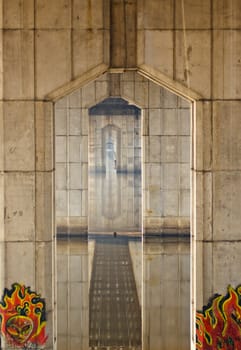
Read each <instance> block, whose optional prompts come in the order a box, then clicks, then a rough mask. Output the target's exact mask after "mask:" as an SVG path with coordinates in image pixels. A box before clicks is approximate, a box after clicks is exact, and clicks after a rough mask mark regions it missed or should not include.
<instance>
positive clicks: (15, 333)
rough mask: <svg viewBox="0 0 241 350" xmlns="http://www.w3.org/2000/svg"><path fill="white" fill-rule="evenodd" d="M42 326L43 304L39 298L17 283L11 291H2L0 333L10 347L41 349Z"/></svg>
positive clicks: (43, 316) (43, 338)
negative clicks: (38, 347)
mask: <svg viewBox="0 0 241 350" xmlns="http://www.w3.org/2000/svg"><path fill="white" fill-rule="evenodd" d="M45 327H46V315H45V301H44V299H42V298H40V295H38V294H36V293H35V292H33V291H31V290H30V287H25V286H24V285H21V284H18V283H14V284H13V285H12V289H11V290H8V289H6V288H5V290H4V293H3V297H2V300H1V302H0V332H1V335H2V336H3V337H4V338H5V339H6V341H7V342H8V343H9V344H10V345H11V346H13V347H16V348H22V349H28V348H33V347H34V348H37V346H43V345H44V344H45V343H46V340H47V337H46V335H45Z"/></svg>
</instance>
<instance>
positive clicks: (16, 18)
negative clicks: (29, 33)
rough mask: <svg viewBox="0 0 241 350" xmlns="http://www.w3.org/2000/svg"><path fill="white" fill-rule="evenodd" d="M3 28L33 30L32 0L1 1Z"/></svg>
mask: <svg viewBox="0 0 241 350" xmlns="http://www.w3.org/2000/svg"><path fill="white" fill-rule="evenodd" d="M2 3H3V28H5V29H31V28H34V0H20V1H18V4H17V3H16V1H15V0H3V1H2Z"/></svg>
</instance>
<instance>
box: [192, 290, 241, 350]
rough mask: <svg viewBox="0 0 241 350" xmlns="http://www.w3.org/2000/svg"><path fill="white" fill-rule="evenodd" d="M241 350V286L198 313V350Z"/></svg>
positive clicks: (216, 296)
mask: <svg viewBox="0 0 241 350" xmlns="http://www.w3.org/2000/svg"><path fill="white" fill-rule="evenodd" d="M211 349H215V350H241V285H240V286H238V287H237V288H236V289H234V288H232V287H231V286H229V287H228V292H227V294H226V295H225V296H223V295H215V296H214V297H213V298H212V299H211V300H210V303H209V304H208V305H207V306H206V307H204V308H203V311H201V312H200V311H199V312H197V313H196V350H211Z"/></svg>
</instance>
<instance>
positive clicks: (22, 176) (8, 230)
mask: <svg viewBox="0 0 241 350" xmlns="http://www.w3.org/2000/svg"><path fill="white" fill-rule="evenodd" d="M4 182H5V240H6V241H33V240H34V239H35V209H34V208H35V174H34V173H33V172H32V173H21V172H20V173H18V172H16V173H15V172H11V173H8V174H5V175H4Z"/></svg>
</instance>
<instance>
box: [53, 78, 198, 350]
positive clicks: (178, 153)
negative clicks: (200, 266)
mask: <svg viewBox="0 0 241 350" xmlns="http://www.w3.org/2000/svg"><path fill="white" fill-rule="evenodd" d="M106 98H107V99H108V98H112V99H113V98H122V99H123V98H124V99H125V100H127V101H131V102H133V103H134V104H135V105H137V106H139V107H141V110H142V117H141V128H140V129H141V143H142V162H141V163H142V174H143V180H142V186H141V197H142V215H141V228H142V234H143V237H144V240H143V250H142V248H141V247H142V246H141V245H139V246H138V243H137V242H135V241H132V242H128V243H127V249H128V254H129V255H128V256H129V259H130V260H129V261H130V264H129V265H131V269H132V271H133V272H132V273H133V278H134V279H133V280H134V282H135V288H136V290H137V298H138V302H139V304H140V305H141V306H142V330H141V333H142V346H143V349H155V348H157V349H159V348H160V346H162V347H164V344H165V346H167V347H170V346H171V343H170V341H171V340H170V339H171V337H170V336H169V334H170V333H172V332H174V331H175V330H176V323H175V322H176V321H177V322H178V323H179V325H180V327H179V328H178V329H179V334H178V337H177V341H178V343H179V348H180V347H181V349H186V348H187V347H189V346H190V328H189V314H190V293H189V285H190V273H189V267H190V251H189V237H190V206H189V203H190V168H191V166H190V143H191V139H190V105H189V104H188V103H187V102H186V101H185V100H183V99H182V98H180V97H178V96H177V95H175V94H172V93H170V92H169V91H167V90H165V89H164V88H162V87H160V86H158V85H157V84H155V83H153V82H151V81H149V80H148V79H146V78H144V77H142V76H140V75H139V74H138V73H136V72H126V73H119V74H105V75H103V76H102V77H100V78H99V79H97V80H95V81H94V82H92V83H90V84H88V85H86V86H83V87H82V88H81V89H79V90H76V91H75V92H74V93H72V94H71V95H69V96H67V97H64V98H63V99H61V100H59V101H58V102H57V104H56V109H55V120H56V122H57V120H58V116H59V117H60V119H59V120H62V122H63V125H64V127H63V125H62V126H61V127H60V125H59V128H60V129H61V128H63V129H64V130H66V134H61V133H62V132H63V130H60V133H59V134H58V127H56V132H57V134H56V154H57V157H56V180H57V181H56V198H57V202H56V205H57V210H58V205H60V204H61V203H62V204H63V202H64V201H63V200H62V198H66V204H65V206H64V205H63V207H61V206H60V209H61V210H62V209H63V211H62V212H61V210H60V211H59V212H58V211H57V213H56V222H57V232H58V237H59V238H62V241H61V244H60V246H62V250H59V252H60V253H59V259H60V260H63V259H64V255H66V256H65V262H66V264H67V272H66V278H65V279H64V280H63V275H62V273H61V275H62V277H61V278H62V280H61V279H60V280H59V283H58V287H59V288H58V290H59V291H60V295H59V296H60V298H62V297H63V296H61V290H64V288H62V287H63V286H64V285H65V287H66V289H67V295H65V296H64V297H65V300H66V304H65V305H63V304H62V305H60V306H61V309H60V310H59V315H61V316H59V317H60V318H61V320H59V324H61V322H62V320H63V319H67V320H68V322H67V323H66V324H65V325H61V327H62V328H61V327H60V328H59V330H58V337H59V339H65V340H66V339H67V340H68V344H71V342H72V341H73V339H74V340H75V341H76V344H79V345H80V346H83V345H81V344H83V343H82V341H83V339H85V341H86V343H85V346H87V344H89V345H88V346H97V348H98V346H99V347H101V346H107V345H108V346H120V347H121V346H127V345H128V344H129V345H128V346H133V347H134V346H136V348H137V347H140V346H141V344H140V343H138V344H135V343H134V340H133V339H134V338H135V339H137V337H132V338H131V337H129V338H128V337H127V338H126V339H124V337H122V336H120V333H119V337H121V338H122V339H121V341H122V343H121V342H120V343H118V344H117V343H116V340H115V342H113V343H111V339H112V338H111V336H112V334H113V332H112V331H110V329H111V328H110V329H108V327H107V328H104V329H103V332H102V334H103V333H105V332H106V338H104V339H103V338H101V337H100V335H98V334H97V336H96V337H95V343H91V341H92V340H91V337H92V335H93V333H91V332H92V330H91V322H89V321H88V322H84V321H83V315H85V317H84V319H85V321H86V320H87V319H88V320H91V317H92V316H91V314H90V312H93V310H92V311H90V312H89V310H91V307H92V305H94V303H93V300H94V295H95V294H96V293H97V295H98V293H99V290H98V288H97V289H95V287H93V285H94V283H93V279H92V277H93V271H94V267H95V266H96V265H95V259H96V251H97V244H96V242H97V240H96V239H93V240H90V241H89V242H88V245H87V246H86V241H84V243H83V245H81V244H82V243H81V239H80V237H81V236H82V237H83V236H85V235H86V234H87V233H88V231H89V228H88V223H89V216H90V212H89V209H90V202H89V200H90V198H89V199H88V196H89V194H90V192H91V190H92V189H93V188H94V187H95V186H92V185H91V188H90V187H89V186H90V184H93V181H96V178H95V177H94V178H93V179H92V182H91V181H90V178H91V176H90V173H91V171H93V173H94V174H96V173H98V172H102V171H103V173H104V174H105V177H109V178H108V179H107V180H108V182H106V184H107V183H108V186H109V187H108V186H107V187H108V190H110V188H111V186H112V187H113V188H115V193H114V195H113V192H111V193H109V194H108V196H107V197H108V198H109V199H108V200H110V199H111V200H113V201H112V202H109V203H107V205H104V206H105V207H108V208H109V210H106V211H105V210H103V203H102V202H103V201H104V199H105V196H104V195H103V192H102V195H100V199H99V203H100V204H99V205H97V207H98V209H99V208H101V207H102V208H101V213H102V214H103V215H102V216H104V217H105V218H106V219H107V220H109V221H110V222H111V221H112V224H113V220H114V219H115V217H116V216H118V212H119V211H120V207H118V205H119V202H118V200H116V201H115V199H114V198H113V196H116V198H117V199H118V193H119V192H118V185H117V181H116V180H117V179H116V175H117V174H118V172H120V173H121V162H120V161H119V159H120V157H121V146H123V145H122V138H121V137H120V135H121V131H120V128H119V129H118V126H117V125H113V123H112V122H110V118H109V116H105V118H106V117H107V119H108V118H109V122H108V123H106V124H105V125H102V127H96V124H95V129H96V132H97V134H98V135H99V136H98V137H97V136H95V138H96V139H98V142H100V147H99V150H98V152H99V153H98V154H99V156H96V155H95V152H94V153H92V155H91V152H90V147H88V144H89V145H90V137H91V122H90V120H91V118H92V117H93V116H94V113H97V112H96V111H94V109H95V108H96V105H98V104H101V103H100V102H102V101H103V100H105V99H106ZM102 103H103V102H102ZM93 106H95V107H93ZM91 107H92V108H93V110H92V112H93V115H92V116H89V114H91V113H92V112H91ZM113 118H114V117H113ZM93 120H94V121H95V122H96V120H97V117H96V118H95V117H94V118H93ZM60 124H61V123H60ZM56 126H57V125H56ZM58 144H59V145H60V149H61V148H62V151H61V152H60V156H58V151H57V145H58ZM97 148H98V147H97ZM63 149H64V150H65V151H63ZM64 152H65V155H66V156H65V157H64V156H63V153H64ZM134 153H135V150H134ZM61 157H62V158H61ZM91 157H92V158H93V159H95V161H93V163H92V164H93V165H94V169H93V168H91V167H90V171H89V181H88V180H87V179H88V168H89V166H90V164H91V160H90V158H91ZM89 163H90V164H89ZM126 164H128V162H127V163H126ZM130 166H132V167H133V157H132V160H131V162H130ZM125 171H126V170H125ZM61 174H62V175H61ZM61 179H62V182H61ZM78 179H81V181H79V180H78ZM78 181H79V182H78ZM110 185H111V186H110ZM58 186H59V187H58ZM96 188H97V190H98V191H100V190H103V189H104V185H103V186H96ZM119 188H120V192H122V188H121V186H119ZM58 191H59V193H58ZM95 192H96V191H95ZM107 192H108V191H107ZM107 192H105V193H107ZM100 193H101V192H100ZM61 196H63V197H61ZM59 199H60V200H59ZM58 201H59V203H58ZM88 203H89V204H88ZM115 203H116V205H115ZM62 204H61V205H62ZM105 204H106V203H105ZM62 214H63V215H62ZM64 215H66V216H64ZM93 217H94V218H95V219H96V221H98V216H96V212H95V213H94V215H93ZM108 229H109V232H112V233H113V232H116V229H115V227H114V226H111V225H110V226H109V227H108ZM93 231H98V230H96V229H95V228H94V229H93ZM99 231H100V232H102V230H101V229H100V230H99ZM126 231H129V230H126ZM77 238H78V246H79V247H84V248H83V249H82V248H81V249H80V255H78V254H77V251H76V250H75V249H74V244H73V241H74V240H76V239H77ZM118 238H119V237H118ZM63 239H67V245H66V247H65V250H64V249H63V246H64V241H63ZM163 240H165V244H164V245H163ZM100 243H101V244H102V243H103V241H102V242H100ZM112 250H113V249H112ZM63 251H65V252H66V254H63ZM102 253H103V251H102ZM102 253H100V254H102ZM88 254H89V258H88V259H87V258H86V256H87V255H88ZM103 255H106V253H105V254H102V256H103ZM77 256H78V258H77ZM80 257H81V258H80ZM80 261H81V264H82V267H81V266H80V265H81V264H80ZM84 261H85V262H84ZM88 261H89V262H88ZM124 261H127V260H124ZM127 264H128V263H127ZM97 265H98V264H97ZM100 265H101V264H100ZM102 265H103V264H102ZM160 267H162V269H163V267H165V268H164V269H163V270H162V271H161V270H159V269H158V268H160ZM80 269H85V271H86V270H89V272H88V273H87V274H86V275H85V277H83V276H82V275H81V274H79V276H82V277H79V278H80V279H77V280H75V279H74V277H73V280H71V276H73V271H79V270H80ZM106 269H107V270H108V267H107V265H106ZM60 271H62V270H61V269H60ZM165 271H167V273H166V274H165ZM77 274H78V272H77ZM103 275H104V272H102V276H103ZM99 277H100V275H99ZM81 278H83V279H81ZM100 278H101V277H100ZM97 281H98V279H97ZM99 282H100V281H99ZM76 284H77V285H76ZM97 284H98V283H97ZM107 284H108V282H107ZM74 286H75V287H78V288H79V289H78V290H79V293H80V294H81V295H85V298H86V300H85V302H84V304H82V303H79V304H78V306H77V304H75V301H74V300H75V299H74V296H73V290H74V289H73V288H74ZM99 286H100V287H101V283H99ZM130 288H132V289H133V287H130ZM122 289H123V288H122ZM100 290H101V288H100ZM91 291H92V297H90V298H88V299H87V296H88V293H90V295H91ZM141 291H143V292H144V293H141ZM171 293H172V294H171ZM125 297H126V296H125ZM97 299H98V298H97ZM169 301H171V304H170V303H169ZM71 305H72V306H71ZM74 305H75V307H74ZM76 308H77V309H78V315H79V316H78V317H79V319H78V320H79V321H78V324H79V328H78V330H77V329H76V331H75V332H74V334H73V328H72V326H71V324H72V323H71V322H73V319H74V317H76V312H77V310H76ZM94 309H95V311H96V309H97V310H98V305H96V304H95V306H94ZM171 309H172V311H170V310H171ZM106 310H107V311H108V308H107V309H106ZM156 310H158V312H155V311H156ZM163 310H165V312H164V311H163ZM107 311H106V312H107ZM168 311H170V314H172V316H171V317H170V320H172V321H170V323H169V324H168V327H169V328H168V329H167V328H166V322H165V321H166V320H165V317H164V316H163V315H164V313H167V312H168ZM107 314H108V312H107ZM174 314H175V316H174ZM64 315H65V316H64ZM74 315H75V316H74ZM120 317H121V316H120ZM92 318H93V317H92ZM102 321H103V320H102ZM102 321H101V320H100V321H99V322H100V324H101V322H102ZM83 322H84V323H83ZM122 322H123V320H122ZM102 323H103V322H102ZM104 323H105V322H104ZM107 323H108V322H106V324H107ZM124 323H125V324H127V322H125V321H124ZM132 323H133V322H132ZM81 324H82V326H81ZM109 324H110V325H111V324H112V321H111V315H110V318H109ZM81 327H82V328H81ZM95 327H96V328H95V329H97V328H98V324H96V326H95ZM110 327H111V326H110ZM100 328H101V327H99V328H98V329H100ZM131 332H132V330H131V328H128V329H127V330H126V332H125V334H129V335H130V334H131ZM94 333H96V330H95V331H94ZM91 334H92V335H91ZM109 334H110V338H109ZM165 335H166V337H164V336H165ZM98 336H99V338H98ZM117 337H118V335H117ZM163 337H164V338H165V339H164V338H163ZM115 339H116V338H115ZM168 339H169V340H168ZM107 341H108V342H109V343H108V344H107V343H106V344H105V342H107ZM61 342H62V340H61ZM59 344H60V343H59ZM180 344H181V345H180ZM60 346H61V345H60ZM67 348H68V347H67ZM60 349H61V348H60Z"/></svg>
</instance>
